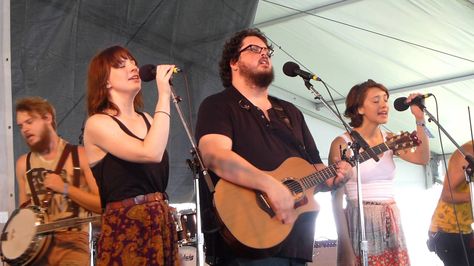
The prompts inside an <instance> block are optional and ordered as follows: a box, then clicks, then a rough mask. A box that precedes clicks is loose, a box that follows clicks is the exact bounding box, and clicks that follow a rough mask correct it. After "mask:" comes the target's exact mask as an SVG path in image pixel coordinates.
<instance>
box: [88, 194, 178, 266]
mask: <svg viewBox="0 0 474 266" xmlns="http://www.w3.org/2000/svg"><path fill="white" fill-rule="evenodd" d="M177 243H178V236H177V234H176V227H175V224H174V220H173V217H172V215H171V212H170V209H169V206H168V204H167V203H166V202H165V201H162V200H159V201H152V202H148V203H143V204H139V205H133V206H129V207H121V208H117V209H112V208H106V211H105V213H104V214H103V218H102V230H101V235H100V238H99V242H98V245H97V265H147V266H148V265H160V266H161V265H166V266H168V265H173V266H174V265H179V261H178V244H177Z"/></svg>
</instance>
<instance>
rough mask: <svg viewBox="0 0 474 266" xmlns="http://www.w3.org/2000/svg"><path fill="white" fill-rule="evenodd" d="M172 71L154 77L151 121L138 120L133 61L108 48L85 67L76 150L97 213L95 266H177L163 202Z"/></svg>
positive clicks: (137, 80)
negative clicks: (94, 192) (94, 189)
mask: <svg viewBox="0 0 474 266" xmlns="http://www.w3.org/2000/svg"><path fill="white" fill-rule="evenodd" d="M173 67H174V66H173V65H159V66H157V69H156V85H157V90H158V95H159V97H158V100H157V103H156V106H155V112H154V114H153V115H149V114H147V113H144V112H140V111H139V109H140V108H141V107H142V105H143V104H142V97H141V91H140V90H141V80H140V77H139V75H138V71H139V69H138V67H137V61H136V60H135V58H134V57H133V55H132V54H131V53H130V52H129V51H128V50H127V49H125V48H123V47H120V46H113V47H110V48H107V49H105V50H103V51H102V52H100V53H99V54H97V55H96V56H95V57H94V58H93V59H92V61H91V63H90V65H89V73H88V84H87V87H88V88H87V109H88V113H89V118H88V119H87V122H86V126H85V131H84V143H85V149H86V152H87V156H88V159H89V163H90V165H91V169H92V171H93V173H94V176H95V178H96V181H97V185H98V186H99V191H100V197H101V202H102V208H104V213H103V222H102V232H101V236H100V239H99V242H98V261H97V263H98V265H177V264H178V249H177V244H176V243H177V235H176V229H175V225H174V222H173V218H172V215H171V212H170V209H169V206H168V204H167V201H166V194H165V193H164V192H165V189H166V186H167V183H168V173H169V167H168V155H167V153H166V150H165V148H166V144H167V141H168V134H169V125H170V94H171V93H170V85H169V80H170V78H171V75H172V71H170V70H172V69H173Z"/></svg>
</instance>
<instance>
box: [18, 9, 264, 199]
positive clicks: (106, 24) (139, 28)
mask: <svg viewBox="0 0 474 266" xmlns="http://www.w3.org/2000/svg"><path fill="white" fill-rule="evenodd" d="M256 8H257V1H234V0H227V1H222V0H192V1H189V0H176V1H162V0H152V1H151V0H114V1H94V0H82V1H63V0H40V1H38V0H33V1H31V0H30V1H25V0H23V1H21V0H18V1H17V0H15V1H11V36H12V40H11V43H12V47H11V53H12V83H13V86H12V94H13V104H14V102H15V100H17V99H18V98H21V97H24V96H33V95H39V96H42V97H44V98H46V99H48V100H49V101H50V102H51V103H53V104H54V105H55V106H56V109H57V122H58V132H59V133H60V135H61V136H62V137H64V138H65V139H67V140H69V141H70V142H72V143H76V144H77V143H79V142H80V135H81V128H82V127H83V123H84V120H85V119H86V111H85V93H86V74H87V67H88V63H89V61H90V60H91V58H92V57H93V56H94V55H95V54H96V53H97V52H99V51H100V50H102V49H104V48H106V47H109V46H112V45H122V46H125V47H127V48H128V49H130V51H131V52H132V53H133V54H134V56H136V57H137V59H138V62H139V64H149V63H151V64H159V63H172V64H176V65H178V66H179V67H180V68H182V69H183V73H182V74H177V75H175V77H174V80H173V82H174V86H175V90H176V92H177V94H178V95H180V96H181V98H182V102H181V103H180V106H181V108H182V110H183V113H184V115H185V118H186V120H187V123H188V124H190V125H191V129H192V130H194V125H195V124H194V123H195V118H196V113H197V109H198V107H199V103H200V102H201V101H202V100H203V99H204V98H205V97H206V96H208V95H210V94H212V93H215V92H217V91H220V90H221V89H222V88H221V85H220V84H221V82H220V79H219V75H218V61H219V57H220V53H221V49H222V45H223V42H224V40H225V39H227V38H228V36H229V35H231V34H232V33H234V32H236V31H237V30H240V29H242V28H246V27H248V26H249V25H251V23H252V22H253V19H254V16H255V10H256ZM155 86H156V85H155V84H154V83H153V82H151V84H144V85H143V93H144V99H145V111H148V112H150V111H151V112H152V111H153V110H154V106H155V103H156V88H155ZM171 116H172V122H171V124H172V125H171V135H170V139H169V144H168V152H169V154H170V160H171V161H170V166H171V176H170V182H169V186H168V189H167V192H168V193H169V194H170V196H171V201H172V202H189V201H191V200H193V197H194V195H193V180H192V178H193V174H192V173H191V171H190V170H189V168H188V166H187V164H186V159H189V158H191V156H190V154H189V151H190V148H191V145H190V142H189V140H188V138H187V137H186V134H185V131H184V128H183V126H182V124H181V122H180V120H179V118H178V116H177V113H176V110H175V108H174V107H172V111H171ZM14 150H15V158H17V157H18V156H19V155H20V154H22V153H24V152H26V151H27V150H28V149H27V147H26V145H25V144H24V141H23V140H22V139H21V136H20V134H19V131H18V129H17V128H15V129H14ZM11 178H13V177H11Z"/></svg>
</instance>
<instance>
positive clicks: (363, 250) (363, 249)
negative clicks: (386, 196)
mask: <svg viewBox="0 0 474 266" xmlns="http://www.w3.org/2000/svg"><path fill="white" fill-rule="evenodd" d="M303 80H304V84H305V86H306V88H308V90H309V91H310V92H312V93H313V94H314V98H315V99H316V100H320V101H321V102H322V103H323V105H324V106H325V107H326V108H327V109H329V110H330V111H331V112H332V113H333V115H334V116H336V117H337V118H338V119H339V120H340V121H341V123H342V125H343V126H344V127H345V129H346V131H347V132H348V133H349V135H350V136H351V137H352V139H353V141H354V142H353V143H352V144H351V145H350V146H351V149H352V151H353V157H354V161H355V167H356V173H357V198H358V211H359V225H360V234H361V240H360V251H359V252H360V256H361V258H362V265H364V266H367V265H368V261H369V259H368V253H367V251H368V245H367V238H366V233H365V220H364V208H363V205H362V182H361V177H360V170H359V164H360V161H359V159H360V157H359V149H360V148H363V149H364V150H365V151H367V153H368V154H369V155H370V157H371V158H373V159H374V160H375V161H376V162H378V161H379V157H378V156H377V154H375V152H374V151H373V150H372V149H370V146H369V144H368V143H367V142H366V141H365V140H364V138H362V136H361V135H360V134H359V132H357V131H355V130H353V129H352V128H351V127H350V126H349V125H348V124H347V123H346V121H344V119H342V117H341V116H340V115H338V113H337V112H336V111H335V110H334V109H333V108H332V106H330V105H329V104H328V103H327V102H326V100H324V98H323V96H322V95H321V94H320V93H319V92H318V91H317V90H315V89H314V87H313V85H312V84H311V83H310V82H309V79H306V78H303ZM320 81H321V82H322V83H323V85H324V86H325V87H326V83H324V81H322V80H320Z"/></svg>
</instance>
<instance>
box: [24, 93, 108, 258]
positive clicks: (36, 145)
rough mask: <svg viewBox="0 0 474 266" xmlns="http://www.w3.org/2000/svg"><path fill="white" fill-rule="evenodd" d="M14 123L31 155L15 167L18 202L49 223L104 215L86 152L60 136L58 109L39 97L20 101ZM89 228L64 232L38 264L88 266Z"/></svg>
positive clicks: (52, 242)
mask: <svg viewBox="0 0 474 266" xmlns="http://www.w3.org/2000/svg"><path fill="white" fill-rule="evenodd" d="M16 120H17V125H18V127H19V128H20V132H21V135H22V136H23V138H24V139H25V142H26V144H27V145H28V146H29V148H30V150H31V152H29V153H27V154H23V155H21V156H20V157H19V158H18V160H17V163H16V176H17V181H18V193H19V194H18V195H19V202H20V204H21V205H22V206H25V205H28V204H31V205H36V206H40V207H44V208H45V209H46V212H47V217H48V220H49V221H60V220H63V221H64V220H67V219H69V218H78V217H81V218H83V217H84V218H85V217H87V216H89V215H90V211H93V212H96V213H100V211H101V209H100V200H99V192H98V188H97V185H96V183H95V180H94V177H93V175H92V172H91V170H90V168H89V166H88V162H87V159H86V158H85V153H84V149H83V148H82V147H78V146H74V145H70V144H68V143H67V142H66V141H65V140H64V139H62V138H60V137H59V136H58V134H57V132H56V120H55V110H54V107H53V106H52V105H51V104H50V103H49V102H47V101H46V100H44V99H42V98H40V97H28V98H23V99H20V100H18V101H17V104H16ZM89 259H90V252H89V240H88V226H87V225H86V224H85V225H83V226H79V227H76V228H68V229H61V230H58V231H56V232H55V233H54V237H53V239H52V241H51V244H50V246H49V247H48V249H47V251H46V253H45V254H44V255H43V256H42V257H41V258H38V260H37V261H35V262H34V263H33V264H35V265H81V266H82V265H88V264H89Z"/></svg>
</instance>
